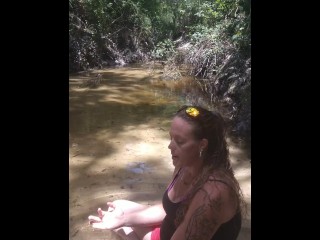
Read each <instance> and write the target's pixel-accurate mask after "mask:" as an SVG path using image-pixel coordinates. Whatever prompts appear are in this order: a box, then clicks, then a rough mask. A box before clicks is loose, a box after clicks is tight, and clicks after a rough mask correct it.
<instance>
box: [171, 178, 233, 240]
mask: <svg viewBox="0 0 320 240" xmlns="http://www.w3.org/2000/svg"><path fill="white" fill-rule="evenodd" d="M235 211H236V204H235V201H234V198H233V197H232V195H231V193H230V188H228V187H227V186H225V185H224V184H223V183H219V182H207V183H205V184H204V186H203V188H202V189H200V190H199V191H198V192H197V193H196V194H195V196H194V197H193V199H192V200H191V203H190V205H189V208H188V210H187V212H186V214H185V217H184V220H183V221H182V223H181V224H180V225H179V227H178V228H177V229H176V231H175V233H174V234H173V236H172V238H171V240H182V239H185V240H189V239H201V240H210V239H211V238H212V236H213V235H214V234H215V232H216V231H217V230H218V228H219V227H220V225H221V224H222V223H224V222H226V221H228V220H229V219H231V218H232V216H233V215H234V214H235Z"/></svg>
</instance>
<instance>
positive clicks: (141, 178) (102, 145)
mask: <svg viewBox="0 0 320 240" xmlns="http://www.w3.org/2000/svg"><path fill="white" fill-rule="evenodd" d="M160 71H161V69H159V70H158V71H155V72H153V73H152V74H153V75H150V71H148V69H146V68H142V67H124V68H114V69H103V70H99V71H95V72H91V73H80V74H75V75H70V77H69V229H70V231H69V239H74V240H76V239H77V240H80V239H111V240H112V239H118V238H117V237H116V236H114V234H112V233H111V232H110V231H100V230H93V229H91V228H90V226H89V225H88V221H87V217H88V216H89V215H91V214H95V213H96V209H97V208H98V207H101V208H102V209H103V207H104V206H105V204H106V202H107V201H112V200H115V199H119V198H125V199H129V200H133V201H138V202H140V203H145V204H153V203H155V202H159V201H161V197H162V194H163V192H164V190H165V188H166V186H167V184H168V182H169V181H170V178H171V175H172V170H173V166H172V160H171V155H170V151H169V150H168V148H167V146H168V144H169V137H168V130H169V125H170V122H171V118H172V115H173V114H174V113H175V111H176V109H177V108H178V107H179V106H180V105H183V104H185V103H186V101H187V100H186V98H184V97H181V96H176V95H175V93H174V91H173V87H172V85H171V84H172V82H170V81H169V82H168V81H167V82H164V81H159V80H158V79H159V74H160ZM97 73H101V74H102V80H101V83H100V84H99V85H97V86H95V87H89V86H86V85H85V84H84V83H86V81H87V80H88V79H90V78H94V76H95V75H96V74H97ZM228 140H229V143H230V156H231V160H232V163H233V167H234V169H235V172H236V176H237V178H238V179H239V182H240V184H241V186H242V187H243V190H244V195H245V197H246V201H247V203H248V206H249V208H248V209H249V214H248V216H247V217H246V218H245V221H244V227H243V230H242V232H241V236H239V239H250V238H251V235H250V225H251V212H250V209H251V207H250V206H251V165H250V159H249V153H248V152H247V150H246V149H244V148H243V147H242V146H241V143H235V142H233V141H231V139H228Z"/></svg>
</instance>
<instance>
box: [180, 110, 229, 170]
mask: <svg viewBox="0 0 320 240" xmlns="http://www.w3.org/2000/svg"><path fill="white" fill-rule="evenodd" d="M175 116H177V117H180V118H182V119H184V120H185V121H187V122H188V123H190V124H191V125H192V126H193V134H194V136H195V138H196V139H199V140H201V139H203V138H205V139H207V140H208V147H207V148H206V149H205V150H204V152H203V160H204V163H205V165H211V166H213V167H214V168H223V169H230V168H231V166H230V161H229V151H228V146H227V142H226V123H225V121H224V119H223V117H222V115H221V114H220V113H219V112H217V111H209V110H207V109H205V108H203V107H200V106H183V107H182V108H180V109H179V110H178V111H177V113H176V114H175Z"/></svg>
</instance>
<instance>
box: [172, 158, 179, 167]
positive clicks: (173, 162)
mask: <svg viewBox="0 0 320 240" xmlns="http://www.w3.org/2000/svg"><path fill="white" fill-rule="evenodd" d="M178 163H179V162H178V159H177V158H175V157H173V158H172V164H173V166H175V167H177V165H178Z"/></svg>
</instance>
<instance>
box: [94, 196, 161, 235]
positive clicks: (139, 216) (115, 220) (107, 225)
mask: <svg viewBox="0 0 320 240" xmlns="http://www.w3.org/2000/svg"><path fill="white" fill-rule="evenodd" d="M108 207H109V208H108V211H102V210H101V209H98V216H89V221H90V223H91V224H92V227H94V228H100V229H116V228H119V227H125V226H131V227H132V226H154V225H160V224H161V222H162V220H163V218H164V217H165V211H164V209H163V207H162V204H157V205H153V206H147V207H143V208H140V209H138V210H136V211H132V210H131V211H126V209H125V206H121V204H120V203H119V202H117V201H115V202H109V203H108Z"/></svg>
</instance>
